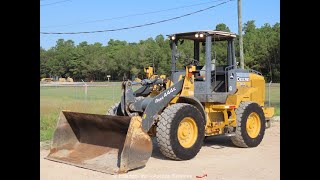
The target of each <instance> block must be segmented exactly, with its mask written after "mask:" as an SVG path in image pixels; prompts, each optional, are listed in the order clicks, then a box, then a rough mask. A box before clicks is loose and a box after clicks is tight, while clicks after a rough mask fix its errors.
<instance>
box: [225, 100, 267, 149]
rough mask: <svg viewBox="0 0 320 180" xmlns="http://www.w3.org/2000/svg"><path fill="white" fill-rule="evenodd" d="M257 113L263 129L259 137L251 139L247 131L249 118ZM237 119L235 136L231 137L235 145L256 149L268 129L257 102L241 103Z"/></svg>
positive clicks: (236, 111) (237, 110) (237, 111)
mask: <svg viewBox="0 0 320 180" xmlns="http://www.w3.org/2000/svg"><path fill="white" fill-rule="evenodd" d="M252 112H255V113H257V114H258V115H259V117H260V121H261V122H260V123H261V129H260V132H259V134H258V136H257V137H255V138H251V137H250V136H249V135H248V132H247V129H246V123H247V120H248V116H249V115H250V114H251V113H252ZM235 113H236V117H237V118H236V119H237V127H236V132H235V134H236V135H235V136H233V137H231V141H232V143H233V144H234V145H236V146H238V147H256V146H258V145H259V144H260V143H261V141H262V139H263V136H264V132H265V129H266V120H265V116H264V113H263V110H262V108H261V107H260V106H259V105H258V104H257V103H255V102H250V101H247V102H241V103H240V105H239V107H238V108H237V109H236V110H235Z"/></svg>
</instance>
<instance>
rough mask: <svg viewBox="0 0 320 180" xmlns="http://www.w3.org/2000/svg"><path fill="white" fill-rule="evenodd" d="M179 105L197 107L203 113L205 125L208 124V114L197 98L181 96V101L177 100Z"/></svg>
mask: <svg viewBox="0 0 320 180" xmlns="http://www.w3.org/2000/svg"><path fill="white" fill-rule="evenodd" d="M177 103H187V104H191V105H193V106H195V107H196V108H197V109H198V110H199V111H200V112H201V114H202V116H203V119H204V123H205V124H206V122H207V116H206V112H205V110H204V108H203V105H202V104H201V102H200V101H199V100H198V99H197V98H195V97H192V96H180V97H179V99H178V100H177Z"/></svg>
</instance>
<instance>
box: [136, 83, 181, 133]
mask: <svg viewBox="0 0 320 180" xmlns="http://www.w3.org/2000/svg"><path fill="white" fill-rule="evenodd" d="M183 81H184V79H182V80H180V81H179V82H177V83H176V84H174V85H173V86H171V87H170V88H168V89H167V90H165V91H163V92H162V93H160V94H158V95H157V96H156V97H154V98H153V99H152V100H151V102H150V103H149V104H148V106H147V107H146V109H145V110H144V113H143V115H142V128H143V130H144V131H145V132H148V131H149V129H150V128H151V126H152V125H153V122H154V120H155V119H156V118H157V116H158V113H159V112H161V110H162V109H163V108H165V107H166V106H167V105H168V104H169V102H170V101H171V100H172V99H173V98H174V97H175V96H176V95H177V94H179V93H180V92H181V90H182V85H183Z"/></svg>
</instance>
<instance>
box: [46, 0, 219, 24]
mask: <svg viewBox="0 0 320 180" xmlns="http://www.w3.org/2000/svg"><path fill="white" fill-rule="evenodd" d="M218 1H225V0H215V1H210V2H206V3H198V4H191V5H187V6H180V7H175V8H170V9H163V10H158V11H151V12H145V13H137V14H130V15H125V16H118V17H113V18H105V19H98V20H92V21H84V22H79V23H72V24H64V25H57V26H45V27H40V28H43V29H45V28H56V27H67V26H73V25H77V24H89V23H96V22H103V21H110V20H116V19H123V18H128V17H135V16H142V15H147V14H155V13H160V12H166V11H172V10H177V9H182V8H188V7H194V6H200V5H204V4H211V3H214V2H218Z"/></svg>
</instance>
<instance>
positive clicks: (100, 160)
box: [46, 111, 152, 174]
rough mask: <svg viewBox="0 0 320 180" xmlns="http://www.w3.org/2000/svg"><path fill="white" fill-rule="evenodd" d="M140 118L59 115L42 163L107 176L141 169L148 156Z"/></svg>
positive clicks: (148, 145) (147, 140) (148, 140)
mask: <svg viewBox="0 0 320 180" xmlns="http://www.w3.org/2000/svg"><path fill="white" fill-rule="evenodd" d="M141 121H142V119H141V117H140V116H134V117H128V116H109V115H98V114H86V113H78V112H68V111H62V112H61V113H60V116H59V120H58V124H57V128H56V130H55V132H54V135H53V141H52V144H51V149H50V153H49V155H48V156H47V157H46V159H49V160H52V161H57V162H62V163H66V164H70V165H74V166H78V167H82V168H87V169H91V170H95V171H100V172H104V173H109V174H118V173H125V172H127V171H128V170H131V169H135V168H139V167H143V166H144V165H145V164H146V163H147V161H148V159H149V158H150V156H151V153H152V141H151V138H150V136H149V135H148V134H147V133H146V132H144V131H143V130H142V125H141Z"/></svg>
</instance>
